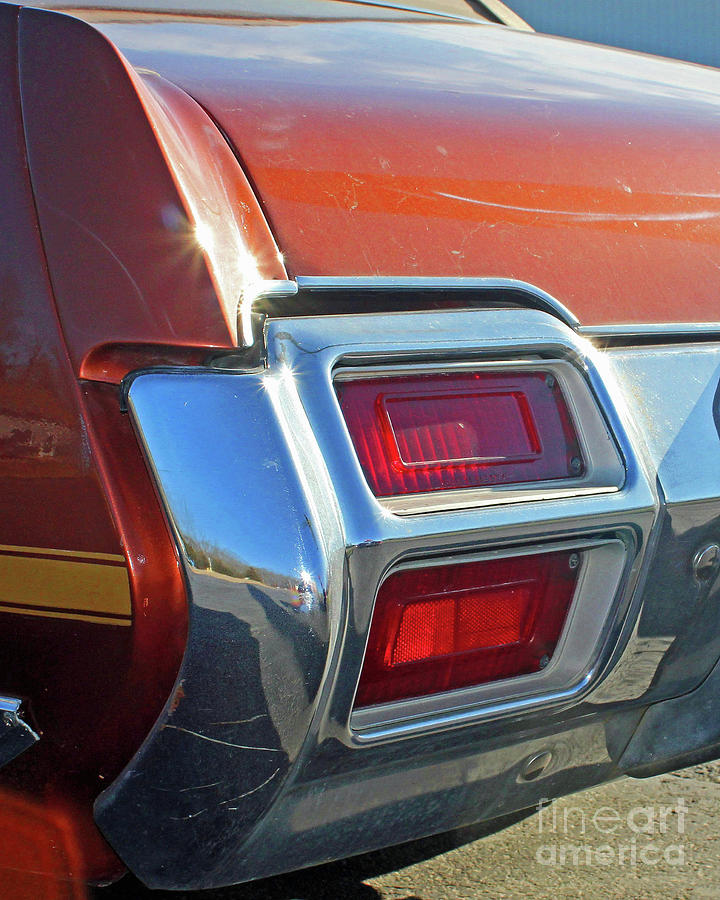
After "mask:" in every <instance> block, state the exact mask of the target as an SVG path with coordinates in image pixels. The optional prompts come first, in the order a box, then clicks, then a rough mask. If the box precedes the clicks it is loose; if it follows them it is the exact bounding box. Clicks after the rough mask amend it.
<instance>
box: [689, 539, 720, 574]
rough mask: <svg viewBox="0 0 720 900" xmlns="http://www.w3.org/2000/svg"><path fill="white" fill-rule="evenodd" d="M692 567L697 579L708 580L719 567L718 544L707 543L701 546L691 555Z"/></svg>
mask: <svg viewBox="0 0 720 900" xmlns="http://www.w3.org/2000/svg"><path fill="white" fill-rule="evenodd" d="M692 567H693V575H694V576H695V579H696V580H697V581H700V582H703V581H710V579H711V578H713V577H714V576H715V574H716V572H717V570H718V567H720V546H718V545H717V544H708V545H707V547H702V548H701V549H700V550H698V551H697V553H696V554H695V556H694V557H693V561H692Z"/></svg>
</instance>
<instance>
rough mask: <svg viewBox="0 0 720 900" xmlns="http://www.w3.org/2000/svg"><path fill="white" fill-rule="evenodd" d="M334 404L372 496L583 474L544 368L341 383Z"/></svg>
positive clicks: (555, 386)
mask: <svg viewBox="0 0 720 900" xmlns="http://www.w3.org/2000/svg"><path fill="white" fill-rule="evenodd" d="M335 389H336V391H337V395H338V399H339V401H340V407H341V409H342V412H343V415H344V416H345V421H346V423H347V427H348V430H349V432H350V437H351V438H352V441H353V444H354V445H355V450H356V452H357V455H358V459H359V461H360V465H361V467H362V470H363V472H364V473H365V477H366V478H367V481H368V483H369V485H370V487H371V489H372V491H373V493H374V494H375V495H376V496H377V497H393V496H399V495H404V494H417V493H425V492H429V491H442V490H449V489H455V488H478V487H490V486H492V485H506V484H522V483H526V482H539V481H551V480H555V479H560V478H575V477H578V476H580V475H582V474H583V473H584V471H585V464H584V462H583V457H582V453H581V450H580V443H579V440H578V436H577V432H576V430H575V426H574V424H573V421H572V417H571V415H570V412H569V410H568V406H567V403H566V401H565V398H564V396H563V393H562V390H561V388H560V386H559V383H558V381H557V379H556V378H555V377H554V376H553V375H552V374H551V373H549V372H545V371H540V370H538V371H529V370H522V371H506V370H502V371H482V372H465V371H450V372H440V373H437V372H436V373H425V374H411V375H406V374H403V375H383V376H377V377H368V378H357V377H354V376H353V377H350V378H345V377H341V378H338V379H337V380H336V382H335Z"/></svg>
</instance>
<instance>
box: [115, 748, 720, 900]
mask: <svg viewBox="0 0 720 900" xmlns="http://www.w3.org/2000/svg"><path fill="white" fill-rule="evenodd" d="M719 825H720V763H712V764H706V765H702V766H695V767H693V768H691V769H684V770H682V771H680V772H675V773H673V774H671V775H662V776H659V777H657V778H650V779H646V780H643V781H636V780H632V779H629V778H626V779H623V780H622V781H618V782H615V783H613V784H609V785H604V786H603V787H600V788H596V789H595V790H593V791H586V792H585V793H582V794H577V795H575V796H573V797H568V798H565V799H563V800H559V801H557V802H556V803H555V804H553V806H552V807H550V808H549V809H543V811H542V813H541V814H540V815H533V816H531V817H530V818H527V819H525V820H523V821H522V822H518V823H517V824H515V825H512V826H511V827H509V828H507V829H505V830H504V831H502V832H499V833H497V834H494V835H490V836H489V837H485V838H483V839H482V840H476V841H473V842H471V843H468V844H465V845H463V846H460V847H457V848H456V849H448V847H449V846H451V845H452V844H453V843H457V837H455V838H453V837H449V836H441V837H439V838H434V839H432V840H430V841H423V842H418V843H417V844H409V845H405V846H403V847H398V848H393V849H391V850H386V851H383V852H381V853H373V854H368V855H367V856H362V857H357V858H355V859H352V860H346V861H344V862H342V863H335V864H332V865H328V866H323V867H320V868H316V869H310V870H307V871H305V872H300V873H297V874H294V875H286V876H282V877H279V878H273V879H268V880H267V881H262V882H256V883H255V884H253V885H244V886H242V887H238V888H230V889H225V890H222V891H210V892H196V893H180V894H178V893H172V894H171V893H165V892H154V891H153V892H150V891H147V890H145V889H144V888H142V887H141V886H140V885H139V884H138V883H137V882H136V881H134V880H133V879H125V880H124V881H123V882H121V883H120V884H118V885H115V886H114V887H112V888H109V889H106V890H104V891H102V892H98V893H97V897H98V900H155V898H167V900H170V898H185V900H475V898H487V897H491V898H494V900H505V898H508V900H564V898H578V897H582V898H597V900H601V898H602V900H611V898H623V900H646V898H653V900H655V898H673V900H675V898H693V900H696V898H697V900H699V898H720V828H719V827H718V826H719ZM443 851H444V852H443ZM431 853H436V854H438V855H435V856H432V857H431V858H429V859H426V858H425V857H426V856H428V855H429V854H431Z"/></svg>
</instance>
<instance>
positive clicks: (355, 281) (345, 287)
mask: <svg viewBox="0 0 720 900" xmlns="http://www.w3.org/2000/svg"><path fill="white" fill-rule="evenodd" d="M297 284H298V288H299V289H300V290H301V291H336V292H337V291H360V290H362V291H384V292H390V291H402V292H407V291H438V292H443V291H447V292H451V293H454V292H456V291H461V292H465V293H472V292H473V291H479V292H483V291H514V292H517V293H520V294H525V295H526V296H527V297H528V298H529V299H530V300H531V301H532V303H531V306H533V307H537V308H539V309H542V310H545V311H546V312H549V313H551V314H552V315H553V316H557V318H559V319H560V320H561V321H562V322H564V323H565V324H566V325H567V326H568V327H570V328H577V327H578V326H579V324H580V321H579V319H577V318H576V317H575V316H574V315H573V314H572V313H571V312H570V310H569V309H568V308H567V307H566V306H563V304H562V303H560V301H559V300H556V299H555V297H553V296H551V295H550V294H548V293H547V291H543V290H541V288H538V287H535V285H532V284H528V283H527V282H526V281H517V280H515V279H513V278H444V277H438V278H422V277H416V276H414V275H410V276H403V275H399V276H390V277H387V276H376V277H373V276H366V275H359V276H343V275H341V276H325V275H298V276H297Z"/></svg>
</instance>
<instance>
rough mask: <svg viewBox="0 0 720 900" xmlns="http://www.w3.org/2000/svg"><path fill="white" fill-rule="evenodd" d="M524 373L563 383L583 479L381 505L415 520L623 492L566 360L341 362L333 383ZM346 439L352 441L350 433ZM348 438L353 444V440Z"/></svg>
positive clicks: (597, 417)
mask: <svg viewBox="0 0 720 900" xmlns="http://www.w3.org/2000/svg"><path fill="white" fill-rule="evenodd" d="M523 369H526V370H531V371H533V372H543V373H546V374H547V375H552V376H553V377H555V378H556V379H557V381H558V383H559V384H560V388H561V390H562V393H563V397H564V399H565V402H566V404H567V406H568V410H569V412H570V416H571V418H572V420H573V424H574V425H575V428H576V431H577V436H578V440H579V443H580V447H581V450H582V456H583V460H584V462H585V472H584V473H583V474H582V475H581V476H579V477H577V478H572V477H570V478H562V479H556V480H553V481H540V482H538V481H534V482H518V483H516V484H509V485H501V486H492V487H482V488H460V489H453V490H445V491H443V490H438V491H431V492H424V493H418V494H403V495H395V496H379V497H378V498H377V499H378V501H379V502H380V503H382V504H383V505H384V506H386V507H387V508H388V509H389V510H391V511H392V512H394V513H396V514H398V515H411V514H418V513H423V512H432V511H433V510H443V509H465V508H472V507H483V506H494V505H497V504H504V503H520V502H527V501H530V500H552V499H557V498H561V497H580V496H583V495H585V494H596V493H607V492H610V491H617V490H620V488H621V487H622V485H623V483H624V481H625V467H624V465H623V462H622V459H621V458H620V454H619V452H618V450H617V447H616V445H615V442H614V440H613V439H612V437H611V435H610V432H609V430H608V427H607V424H606V423H605V420H604V419H603V416H602V414H601V412H600V410H599V409H598V406H597V403H596V401H595V399H594V397H593V395H592V393H591V391H590V389H589V387H588V384H587V382H586V381H585V379H584V378H583V376H582V375H581V374H580V372H579V371H578V370H577V368H575V366H574V365H572V363H570V362H568V361H567V360H557V359H542V358H536V359H534V360H529V359H525V360H512V361H504V362H498V361H492V362H488V361H482V360H481V361H462V362H460V361H457V362H453V363H450V364H448V363H429V364H425V365H413V364H409V365H407V364H406V365H396V366H392V365H386V366H383V365H375V366H363V367H358V366H352V367H344V366H343V361H342V360H340V361H339V363H338V365H337V366H336V368H335V369H334V371H333V383H334V384H335V383H337V382H343V381H357V380H363V379H367V378H383V377H387V378H392V377H393V376H397V375H407V374H413V375H424V374H428V373H448V372H468V371H470V372H479V371H482V372H502V371H513V372H515V371H518V370H520V371H522V370H523ZM346 428H347V426H346ZM348 436H349V437H350V435H349V433H348ZM350 439H351V441H352V438H350ZM353 449H354V448H353Z"/></svg>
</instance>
